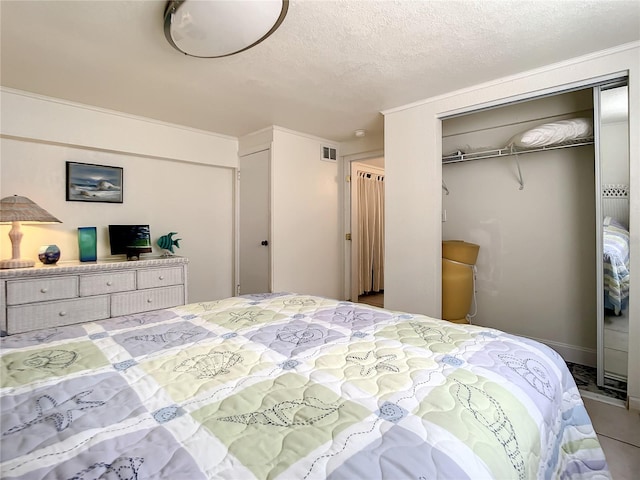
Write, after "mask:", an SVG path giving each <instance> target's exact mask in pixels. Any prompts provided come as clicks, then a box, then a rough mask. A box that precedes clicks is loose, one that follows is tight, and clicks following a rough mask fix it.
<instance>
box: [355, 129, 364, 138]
mask: <svg viewBox="0 0 640 480" xmlns="http://www.w3.org/2000/svg"><path fill="white" fill-rule="evenodd" d="M353 134H354V135H355V136H356V137H358V138H362V137H364V136H365V135H366V134H367V131H366V130H356V131H355V132H353Z"/></svg>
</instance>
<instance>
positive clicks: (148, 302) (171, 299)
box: [111, 285, 184, 317]
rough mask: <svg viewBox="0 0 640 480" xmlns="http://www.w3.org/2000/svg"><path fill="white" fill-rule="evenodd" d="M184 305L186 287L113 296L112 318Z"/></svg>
mask: <svg viewBox="0 0 640 480" xmlns="http://www.w3.org/2000/svg"><path fill="white" fill-rule="evenodd" d="M178 305H184V286H183V285H176V286H173V287H164V288H153V289H148V290H138V291H136V292H127V293H116V294H114V295H112V296H111V316H112V317H119V316H121V315H130V314H132V313H140V312H148V311H151V310H160V309H161V308H170V307H177V306H178Z"/></svg>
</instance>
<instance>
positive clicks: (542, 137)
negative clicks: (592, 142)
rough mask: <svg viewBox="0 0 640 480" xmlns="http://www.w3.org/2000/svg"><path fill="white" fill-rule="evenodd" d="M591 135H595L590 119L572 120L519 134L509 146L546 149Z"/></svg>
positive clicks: (553, 123)
mask: <svg viewBox="0 0 640 480" xmlns="http://www.w3.org/2000/svg"><path fill="white" fill-rule="evenodd" d="M591 135H593V121H592V120H591V119H590V118H572V119H569V120H559V121H557V122H551V123H545V124H543V125H538V126H537V127H534V128H532V129H530V130H527V131H525V132H522V133H519V134H518V135H516V136H514V137H513V138H511V140H509V143H508V144H507V146H511V145H513V146H515V147H524V148H532V147H544V146H547V145H554V144H556V143H562V142H566V141H568V140H575V139H577V138H582V137H589V136H591Z"/></svg>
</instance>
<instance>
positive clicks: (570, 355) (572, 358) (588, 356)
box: [529, 337, 598, 367]
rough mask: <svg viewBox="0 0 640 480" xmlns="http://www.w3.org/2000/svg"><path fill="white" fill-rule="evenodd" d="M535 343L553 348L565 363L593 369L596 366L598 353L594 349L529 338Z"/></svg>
mask: <svg viewBox="0 0 640 480" xmlns="http://www.w3.org/2000/svg"><path fill="white" fill-rule="evenodd" d="M529 338H531V340H535V341H536V342H540V343H544V344H545V345H546V346H548V347H549V348H553V349H554V350H555V351H556V352H558V354H559V355H560V356H561V357H562V358H563V359H564V361H565V362H571V363H578V364H580V365H587V366H589V367H595V366H596V365H597V364H598V353H597V352H596V350H595V349H594V348H585V347H578V346H576V345H569V344H566V343H561V342H554V341H553V340H543V339H541V338H535V337H529Z"/></svg>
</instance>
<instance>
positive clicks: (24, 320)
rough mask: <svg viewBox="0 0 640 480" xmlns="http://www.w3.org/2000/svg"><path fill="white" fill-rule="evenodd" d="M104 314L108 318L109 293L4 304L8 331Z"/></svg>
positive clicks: (84, 319)
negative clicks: (9, 305) (55, 300)
mask: <svg viewBox="0 0 640 480" xmlns="http://www.w3.org/2000/svg"><path fill="white" fill-rule="evenodd" d="M103 318H109V296H108V295H102V296H98V297H91V298H78V299H75V300H63V301H60V302H43V303H37V304H34V305H19V306H15V307H8V308H7V333H9V334H13V333H21V332H28V331H31V330H38V329H40V328H51V327H58V326H61V325H71V324H73V323H84V322H92V321H94V320H101V319H103Z"/></svg>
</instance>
